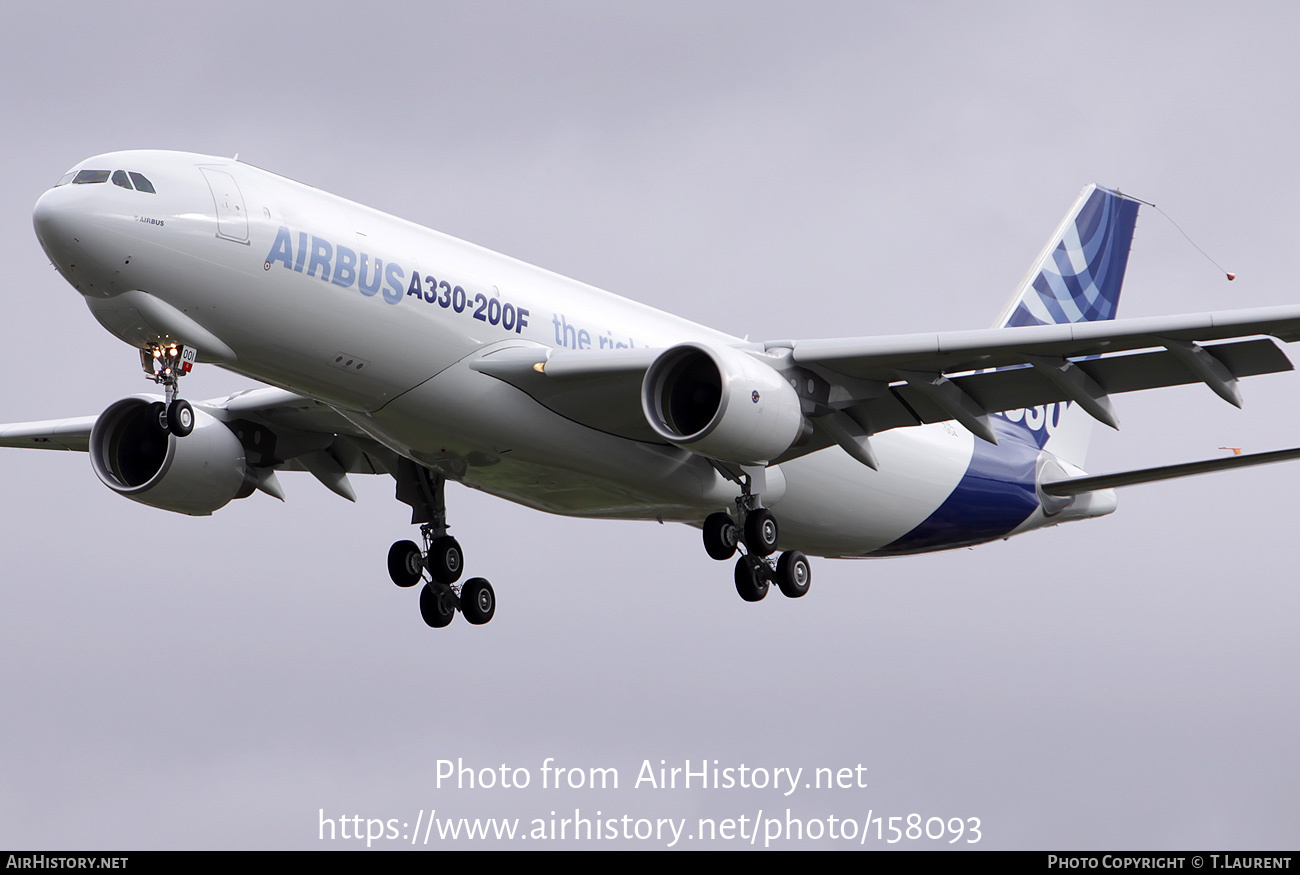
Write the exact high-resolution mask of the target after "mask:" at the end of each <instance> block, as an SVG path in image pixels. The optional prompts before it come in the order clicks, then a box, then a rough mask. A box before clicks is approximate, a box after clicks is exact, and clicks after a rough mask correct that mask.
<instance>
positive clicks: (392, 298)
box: [384, 261, 406, 304]
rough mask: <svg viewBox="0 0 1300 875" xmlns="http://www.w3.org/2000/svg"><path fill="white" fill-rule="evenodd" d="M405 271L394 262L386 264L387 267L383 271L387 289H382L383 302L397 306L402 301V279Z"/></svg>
mask: <svg viewBox="0 0 1300 875" xmlns="http://www.w3.org/2000/svg"><path fill="white" fill-rule="evenodd" d="M405 275H406V271H404V270H402V266H401V265H400V264H397V263H395V262H392V261H390V262H388V267H386V268H385V269H384V279H385V280H386V281H387V282H388V288H386V289H384V300H385V301H387V302H388V303H390V304H397V303H399V302H400V301H401V300H402V277H403V276H405Z"/></svg>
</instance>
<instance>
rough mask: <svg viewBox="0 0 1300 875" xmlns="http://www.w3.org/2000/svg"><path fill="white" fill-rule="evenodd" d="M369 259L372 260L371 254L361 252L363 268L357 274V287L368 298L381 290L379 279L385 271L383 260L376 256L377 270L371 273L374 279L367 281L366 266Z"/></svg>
mask: <svg viewBox="0 0 1300 875" xmlns="http://www.w3.org/2000/svg"><path fill="white" fill-rule="evenodd" d="M369 261H370V256H369V255H366V254H365V253H364V252H363V253H361V270H360V272H359V273H358V275H357V288H358V289H359V290H360V291H361V294H363V295H365V296H366V297H367V298H370V297H373V296H374V294H375V293H376V292H378V291H379V280H380V278H381V277H382V276H383V272H384V262H383V260H381V259H378V258H376V259H375V270H374V272H373V273H372V274H371V277H372V278H373V280H374V281H373V282H367V281H366V266H367V265H368V263H369Z"/></svg>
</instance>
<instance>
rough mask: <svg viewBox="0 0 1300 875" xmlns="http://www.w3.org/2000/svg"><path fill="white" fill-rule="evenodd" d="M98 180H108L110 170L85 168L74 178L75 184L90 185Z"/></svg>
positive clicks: (73, 182)
mask: <svg viewBox="0 0 1300 875" xmlns="http://www.w3.org/2000/svg"><path fill="white" fill-rule="evenodd" d="M96 182H108V171H107V170H83V171H81V172H80V173H78V174H77V175H76V176H74V177H73V178H72V184H73V185H90V184H92V183H96Z"/></svg>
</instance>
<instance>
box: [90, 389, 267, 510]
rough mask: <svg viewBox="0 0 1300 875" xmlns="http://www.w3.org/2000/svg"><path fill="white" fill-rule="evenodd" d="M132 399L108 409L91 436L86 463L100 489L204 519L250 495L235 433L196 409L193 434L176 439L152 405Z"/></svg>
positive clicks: (147, 399)
mask: <svg viewBox="0 0 1300 875" xmlns="http://www.w3.org/2000/svg"><path fill="white" fill-rule="evenodd" d="M159 401H161V399H160V398H157V397H154V396H150V395H136V396H133V397H131V398H123V399H122V400H121V401H118V402H115V403H114V404H111V405H109V408H108V409H107V410H105V411H104V412H103V413H101V414H100V416H99V419H97V420H96V421H95V427H94V428H93V429H91V432H90V463H91V465H92V466H94V469H95V474H96V475H97V476H98V477H99V479H100V480H101V481H103V483H104V485H105V486H107V487H108V488H109V489H111V490H113V491H114V492H116V493H117V494H118V495H125V496H126V497H127V498H130V499H132V500H133V501H138V502H140V503H141V504H147V505H149V506H150V507H158V508H162V509H163V510H170V511H175V512H176V513H184V514H189V515H190V516H207V515H208V514H210V513H212V512H213V511H215V510H219V509H221V508H223V507H225V506H226V505H227V504H229V503H230V501H231V499H234V498H243V497H245V496H247V495H249V494H250V493H251V492H252V489H253V484H254V478H253V476H252V474H251V473H250V471H249V469H248V464H247V462H246V461H245V460H244V447H243V445H242V444H240V442H239V438H237V437H235V434H234V432H232V431H231V430H230V429H228V428H226V426H225V425H224V424H223V423H221V422H220V421H218V420H216V419H214V418H212V417H211V416H209V415H208V414H207V413H204V412H203V411H202V410H200V409H199V408H197V407H195V408H194V431H193V432H192V433H191V434H189V435H188V436H186V437H183V438H178V437H175V436H174V435H171V434H168V433H166V432H164V431H162V429H160V428H159V427H158V422H157V412H156V410H155V409H154V408H153V404H154V403H156V402H159Z"/></svg>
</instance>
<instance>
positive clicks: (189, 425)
mask: <svg viewBox="0 0 1300 875" xmlns="http://www.w3.org/2000/svg"><path fill="white" fill-rule="evenodd" d="M167 430H168V431H170V432H171V433H172V434H174V435H176V436H177V437H185V436H187V435H189V434H190V433H191V432H192V431H194V408H193V407H191V406H190V402H188V401H186V400H185V399H184V398H177V399H176V400H175V401H173V402H172V403H171V404H169V405H168V406H167Z"/></svg>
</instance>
